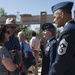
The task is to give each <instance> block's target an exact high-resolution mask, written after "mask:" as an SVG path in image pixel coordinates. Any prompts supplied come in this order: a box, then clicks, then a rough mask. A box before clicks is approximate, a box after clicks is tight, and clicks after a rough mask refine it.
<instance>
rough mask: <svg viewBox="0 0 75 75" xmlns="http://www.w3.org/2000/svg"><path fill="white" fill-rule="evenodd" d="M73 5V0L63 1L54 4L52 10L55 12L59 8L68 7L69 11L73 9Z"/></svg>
mask: <svg viewBox="0 0 75 75" xmlns="http://www.w3.org/2000/svg"><path fill="white" fill-rule="evenodd" d="M72 7H73V2H70V1H66V2H61V3H58V4H56V5H54V6H52V7H51V9H52V12H53V13H54V12H55V11H56V10H58V9H66V10H68V11H71V9H72Z"/></svg>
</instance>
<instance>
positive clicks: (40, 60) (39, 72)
mask: <svg viewBox="0 0 75 75" xmlns="http://www.w3.org/2000/svg"><path fill="white" fill-rule="evenodd" d="M41 63H42V58H39V61H38V75H41ZM28 75H34V74H33V73H32V67H30V68H29V69H28Z"/></svg>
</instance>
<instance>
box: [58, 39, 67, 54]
mask: <svg viewBox="0 0 75 75" xmlns="http://www.w3.org/2000/svg"><path fill="white" fill-rule="evenodd" d="M67 46H68V43H67V42H66V40H65V39H62V40H61V41H60V44H59V47H58V50H57V51H58V54H59V55H63V54H65V53H66V50H67Z"/></svg>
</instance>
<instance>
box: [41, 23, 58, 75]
mask: <svg viewBox="0 0 75 75" xmlns="http://www.w3.org/2000/svg"><path fill="white" fill-rule="evenodd" d="M42 30H43V31H42V34H43V37H44V38H45V39H46V45H45V47H44V50H42V53H43V59H42V72H41V75H48V72H49V68H50V67H49V65H51V64H52V63H53V62H54V60H55V57H56V49H57V40H56V38H55V35H56V28H55V26H54V25H53V24H51V23H45V24H43V25H42Z"/></svg>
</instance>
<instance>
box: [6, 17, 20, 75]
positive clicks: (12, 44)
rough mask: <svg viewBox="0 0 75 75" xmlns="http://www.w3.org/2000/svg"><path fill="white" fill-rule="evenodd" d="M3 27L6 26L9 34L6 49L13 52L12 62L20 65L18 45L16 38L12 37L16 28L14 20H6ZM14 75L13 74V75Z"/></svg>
mask: <svg viewBox="0 0 75 75" xmlns="http://www.w3.org/2000/svg"><path fill="white" fill-rule="evenodd" d="M5 25H6V26H7V28H8V30H9V32H10V40H9V41H7V42H6V43H5V46H6V48H7V49H8V50H9V51H10V52H13V50H15V56H14V58H13V59H14V60H13V62H14V63H16V64H18V66H21V65H20V59H19V58H20V52H19V51H20V44H19V40H18V38H17V37H16V36H15V35H14V34H15V31H16V27H17V26H18V25H17V24H16V21H15V19H14V18H7V19H6V22H5ZM14 75H15V74H14Z"/></svg>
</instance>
